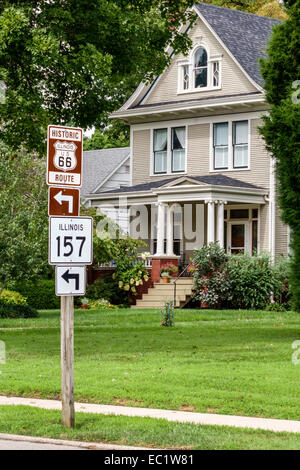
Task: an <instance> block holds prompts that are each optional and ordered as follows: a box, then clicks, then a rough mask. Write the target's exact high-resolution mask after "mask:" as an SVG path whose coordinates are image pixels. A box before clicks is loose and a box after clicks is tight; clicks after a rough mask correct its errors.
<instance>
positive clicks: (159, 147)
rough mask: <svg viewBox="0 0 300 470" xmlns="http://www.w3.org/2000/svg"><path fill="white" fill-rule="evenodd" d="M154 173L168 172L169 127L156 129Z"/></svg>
mask: <svg viewBox="0 0 300 470" xmlns="http://www.w3.org/2000/svg"><path fill="white" fill-rule="evenodd" d="M153 151H154V173H167V158H168V129H155V130H154V142H153Z"/></svg>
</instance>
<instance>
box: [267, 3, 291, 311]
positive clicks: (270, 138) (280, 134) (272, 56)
mask: <svg viewBox="0 0 300 470" xmlns="http://www.w3.org/2000/svg"><path fill="white" fill-rule="evenodd" d="M286 3H289V4H290V5H291V6H288V5H287V6H288V10H287V12H288V14H289V19H288V20H287V21H285V22H284V23H282V24H281V25H279V26H277V27H276V28H275V29H274V33H273V36H272V39H271V41H270V43H269V45H268V49H267V53H268V56H267V58H266V59H265V60H263V61H262V75H263V78H264V79H265V89H266V99H267V102H268V104H269V105H270V111H269V115H268V116H266V117H265V118H264V126H263V127H262V129H261V132H262V134H263V136H264V138H265V141H266V144H267V148H268V150H269V151H270V153H271V154H272V155H273V156H274V158H275V162H276V175H277V180H278V193H279V202H280V207H281V209H282V219H283V221H284V222H285V223H286V224H287V225H289V226H290V229H291V248H292V251H293V259H292V263H291V268H292V272H291V276H290V283H291V291H292V293H293V302H294V308H295V309H296V310H297V311H300V187H299V178H300V141H299V135H300V100H299V88H300V87H299V81H298V80H299V77H300V57H299V48H300V35H299V31H300V0H295V1H294V2H286Z"/></svg>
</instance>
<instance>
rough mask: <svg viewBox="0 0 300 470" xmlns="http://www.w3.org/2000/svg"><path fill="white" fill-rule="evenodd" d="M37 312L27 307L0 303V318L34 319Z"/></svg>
mask: <svg viewBox="0 0 300 470" xmlns="http://www.w3.org/2000/svg"><path fill="white" fill-rule="evenodd" d="M37 316H38V312H37V311H36V309H35V308H32V307H29V305H13V304H1V303H0V318H36V317H37Z"/></svg>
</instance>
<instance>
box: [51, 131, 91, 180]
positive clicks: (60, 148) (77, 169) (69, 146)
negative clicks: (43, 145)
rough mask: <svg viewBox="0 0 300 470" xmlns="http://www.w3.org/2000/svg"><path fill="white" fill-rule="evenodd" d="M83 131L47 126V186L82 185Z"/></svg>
mask: <svg viewBox="0 0 300 470" xmlns="http://www.w3.org/2000/svg"><path fill="white" fill-rule="evenodd" d="M82 139H83V131H82V129H80V128H77V127H61V126H52V125H50V126H48V139H47V143H48V146H47V149H48V151H47V184H49V185H56V186H73V187H74V186H75V187H76V186H77V187H80V186H81V184H82Z"/></svg>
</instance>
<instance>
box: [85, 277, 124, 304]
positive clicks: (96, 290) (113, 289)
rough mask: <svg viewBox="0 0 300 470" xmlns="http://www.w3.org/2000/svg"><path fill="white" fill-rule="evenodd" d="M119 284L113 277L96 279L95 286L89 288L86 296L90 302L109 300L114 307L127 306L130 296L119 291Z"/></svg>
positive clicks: (121, 290)
mask: <svg viewBox="0 0 300 470" xmlns="http://www.w3.org/2000/svg"><path fill="white" fill-rule="evenodd" d="M118 284H119V282H118V281H117V280H116V279H113V278H112V276H106V277H103V278H99V279H96V281H95V282H94V283H93V284H91V285H89V286H87V290H86V296H87V298H88V299H90V300H99V299H104V300H108V301H109V302H110V303H112V304H113V305H119V304H127V303H128V295H127V294H126V292H125V291H124V290H123V289H119V286H118Z"/></svg>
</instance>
